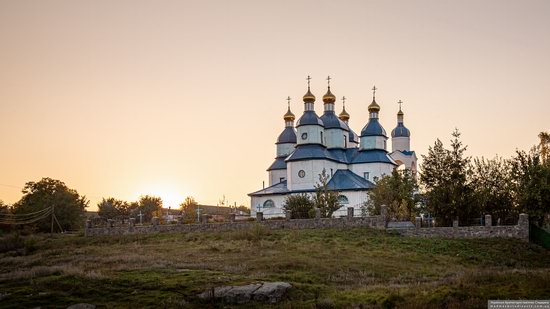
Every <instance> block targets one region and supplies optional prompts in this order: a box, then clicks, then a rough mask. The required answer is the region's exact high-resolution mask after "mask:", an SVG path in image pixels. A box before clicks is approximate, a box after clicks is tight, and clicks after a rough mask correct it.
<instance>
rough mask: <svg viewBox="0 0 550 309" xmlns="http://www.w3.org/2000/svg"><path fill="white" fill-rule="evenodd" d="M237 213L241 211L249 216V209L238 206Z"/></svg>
mask: <svg viewBox="0 0 550 309" xmlns="http://www.w3.org/2000/svg"><path fill="white" fill-rule="evenodd" d="M237 210H238V211H242V212H244V213H247V214H250V208H249V207H247V206H245V205H240V206H238V207H237Z"/></svg>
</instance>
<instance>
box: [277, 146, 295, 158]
mask: <svg viewBox="0 0 550 309" xmlns="http://www.w3.org/2000/svg"><path fill="white" fill-rule="evenodd" d="M295 145H296V144H287V143H285V144H277V157H282V156H288V155H290V154H291V153H292V152H293V151H294V146H295Z"/></svg>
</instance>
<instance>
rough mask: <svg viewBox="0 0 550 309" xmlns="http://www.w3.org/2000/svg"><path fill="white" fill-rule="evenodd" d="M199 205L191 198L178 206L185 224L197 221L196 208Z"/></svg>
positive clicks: (187, 198)
mask: <svg viewBox="0 0 550 309" xmlns="http://www.w3.org/2000/svg"><path fill="white" fill-rule="evenodd" d="M198 206H199V203H197V201H196V200H195V198H193V197H192V196H188V197H186V198H185V200H184V201H183V203H181V204H180V209H181V210H182V214H183V221H184V222H186V223H192V222H196V221H197V208H198Z"/></svg>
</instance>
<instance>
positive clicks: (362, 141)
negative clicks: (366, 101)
mask: <svg viewBox="0 0 550 309" xmlns="http://www.w3.org/2000/svg"><path fill="white" fill-rule="evenodd" d="M309 81H310V78H309V77H308V90H307V93H306V94H305V95H304V96H303V102H304V112H303V114H302V116H301V117H300V118H299V119H298V121H297V122H296V124H294V120H295V116H294V114H293V113H292V112H291V111H290V98H289V106H288V111H287V112H286V114H285V115H284V117H283V118H284V122H285V128H284V129H283V131H282V132H281V134H280V135H279V137H278V138H277V142H276V143H275V145H276V148H277V150H276V157H275V160H274V162H273V163H272V164H271V166H269V168H268V169H267V172H268V173H269V186H268V187H265V188H264V189H262V190H259V191H256V192H253V193H250V194H249V196H250V198H251V207H250V208H251V215H252V216H254V215H255V213H256V212H257V211H261V212H263V214H264V217H265V218H270V217H280V216H284V211H283V204H284V202H285V199H286V197H287V196H288V195H290V194H299V193H314V192H315V185H316V184H317V183H318V182H319V175H320V174H321V173H322V172H323V170H325V172H326V174H327V175H328V176H329V181H328V187H329V189H330V190H335V191H338V192H339V193H340V204H341V206H342V207H341V208H340V209H339V210H337V211H336V212H334V214H333V216H335V217H340V216H345V215H346V214H347V207H350V206H352V207H354V214H355V215H356V216H360V215H361V206H362V205H363V203H364V202H365V201H366V200H367V199H368V194H367V193H368V191H369V190H370V189H372V188H373V187H374V186H375V185H376V181H377V180H378V179H379V178H381V177H382V176H384V175H388V174H391V172H392V171H393V169H395V168H398V167H399V166H401V165H402V166H403V167H404V168H407V169H411V170H412V171H416V162H417V158H416V154H415V152H414V151H411V149H410V131H409V130H408V129H407V128H406V127H405V124H404V113H403V111H402V110H401V104H400V107H399V112H398V113H397V125H396V127H395V129H393V130H392V132H391V148H392V151H391V152H389V151H388V150H387V140H388V136H387V134H386V131H385V130H384V128H383V127H382V125H381V123H380V119H379V112H380V105H378V103H377V102H376V87H374V88H373V99H372V103H370V105H369V106H368V110H369V119H368V121H366V124H365V125H364V127H363V129H362V130H361V132H360V135H357V134H356V133H355V132H354V131H353V130H352V129H351V128H350V124H349V120H350V115H349V114H348V113H347V112H346V109H345V98H343V106H342V112H341V113H340V114H339V115H336V112H335V109H336V106H335V105H336V96H335V95H334V94H332V92H331V89H330V77H329V78H328V81H329V85H328V89H327V93H326V94H325V95H324V96H323V106H324V112H323V114H322V115H321V116H320V117H319V116H318V115H317V113H316V112H315V108H314V107H315V100H316V98H315V96H314V95H313V94H312V93H311V90H310V85H309ZM400 103H401V102H400Z"/></svg>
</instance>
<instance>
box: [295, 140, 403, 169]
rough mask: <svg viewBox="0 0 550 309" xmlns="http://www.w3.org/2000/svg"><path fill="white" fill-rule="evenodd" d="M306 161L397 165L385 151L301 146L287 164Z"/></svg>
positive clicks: (311, 145) (312, 145)
mask: <svg viewBox="0 0 550 309" xmlns="http://www.w3.org/2000/svg"><path fill="white" fill-rule="evenodd" d="M304 160H330V161H335V162H339V163H344V164H359V163H389V164H393V165H397V164H396V163H395V162H394V161H393V160H392V159H391V158H390V156H389V155H388V152H387V151H385V150H383V149H368V150H359V149H358V148H347V149H326V148H325V147H324V146H321V145H314V144H307V145H299V146H298V147H296V150H294V152H293V153H292V154H290V156H288V157H287V158H286V160H285V161H286V162H291V161H304Z"/></svg>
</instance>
